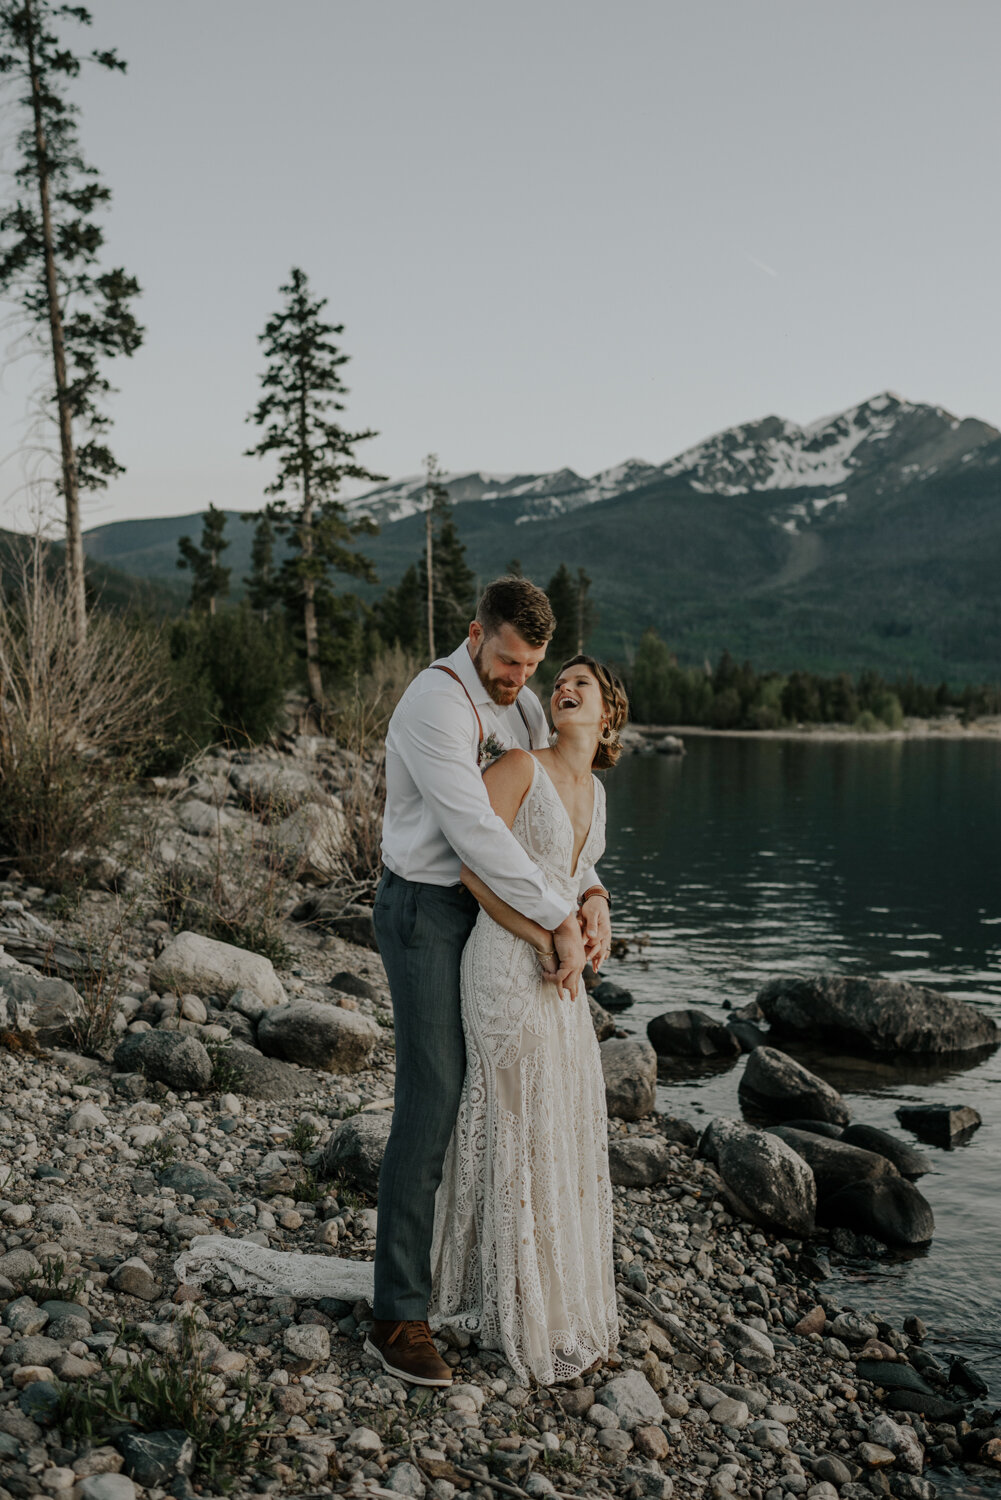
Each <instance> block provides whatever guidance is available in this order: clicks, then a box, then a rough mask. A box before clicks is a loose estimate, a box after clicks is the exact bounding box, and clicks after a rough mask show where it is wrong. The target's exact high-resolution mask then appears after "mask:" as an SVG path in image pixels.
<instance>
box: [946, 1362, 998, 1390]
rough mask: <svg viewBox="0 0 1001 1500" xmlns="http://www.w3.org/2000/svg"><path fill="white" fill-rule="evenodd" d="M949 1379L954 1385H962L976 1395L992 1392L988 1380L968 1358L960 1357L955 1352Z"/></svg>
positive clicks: (950, 1364)
mask: <svg viewBox="0 0 1001 1500" xmlns="http://www.w3.org/2000/svg"><path fill="white" fill-rule="evenodd" d="M949 1379H950V1381H951V1382H952V1384H953V1385H961V1386H963V1387H964V1389H965V1390H968V1391H970V1392H971V1393H972V1394H973V1395H974V1396H987V1395H989V1394H990V1392H989V1388H988V1385H987V1382H986V1380H985V1379H984V1377H983V1376H982V1375H981V1374H980V1372H979V1370H975V1369H974V1368H973V1366H972V1365H971V1364H970V1362H969V1361H968V1360H965V1359H960V1357H959V1355H957V1354H954V1355H953V1357H952V1359H951V1361H950V1363H949Z"/></svg>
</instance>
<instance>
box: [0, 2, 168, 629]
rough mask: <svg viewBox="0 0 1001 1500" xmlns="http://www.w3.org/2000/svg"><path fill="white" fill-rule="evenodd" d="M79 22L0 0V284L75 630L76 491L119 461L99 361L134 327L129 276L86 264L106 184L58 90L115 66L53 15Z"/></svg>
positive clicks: (97, 482) (128, 339)
mask: <svg viewBox="0 0 1001 1500" xmlns="http://www.w3.org/2000/svg"><path fill="white" fill-rule="evenodd" d="M63 20H73V21H77V22H79V23H80V24H81V25H84V26H89V25H90V21H91V17H90V15H89V13H88V12H87V11H86V10H85V9H83V7H81V6H75V5H62V4H58V3H55V0H0V77H7V78H12V79H18V80H20V81H21V82H22V83H23V85H24V90H25V91H24V93H22V94H21V95H20V96H19V98H18V99H17V101H16V102H17V104H18V105H19V106H20V108H21V109H22V110H23V111H24V113H25V115H26V123H25V125H24V128H23V129H22V130H21V132H20V134H19V136H18V138H17V149H18V153H19V160H18V165H17V166H16V167H15V169H14V174H13V175H14V183H15V191H16V197H15V202H14V203H13V204H12V205H11V206H10V207H9V208H7V210H6V211H5V212H4V213H3V214H2V215H0V293H2V294H4V295H7V296H10V297H13V299H14V300H16V301H17V302H18V304H19V305H20V307H21V310H22V312H23V313H24V314H25V315H26V316H27V318H28V320H29V322H30V323H32V324H33V325H35V326H36V328H37V330H38V336H39V343H40V344H44V345H45V346H47V348H48V350H49V353H50V354H51V358H52V367H53V376H54V393H53V397H52V404H53V405H54V407H55V414H56V419H57V425H58V431H59V451H60V478H59V480H58V482H57V487H58V490H59V493H60V494H61V495H62V497H63V502H64V506H65V513H66V572H67V586H68V591H69V597H70V602H71V606H72V610H73V626H74V631H75V633H76V636H77V638H78V639H79V640H82V639H83V637H84V635H85V633H86V628H87V604H86V591H85V586H84V557H83V534H82V529H81V521H80V495H81V492H82V491H85V490H88V489H103V488H104V487H105V486H106V485H107V483H108V480H109V479H110V478H112V477H113V476H114V475H116V474H120V473H122V472H123V471H122V466H121V465H120V464H119V463H118V462H117V461H116V459H115V458H114V455H113V454H112V452H111V450H110V448H109V447H108V446H107V444H106V443H105V442H104V440H103V434H104V432H105V431H106V429H107V428H108V426H109V425H110V423H109V418H108V417H107V415H106V413H105V412H104V410H103V407H102V400H103V398H104V397H105V396H106V395H107V394H108V393H109V392H110V390H111V385H110V383H109V381H108V380H107V378H106V377H105V376H104V375H103V374H102V371H101V361H102V359H104V358H108V357H112V356H114V355H117V354H125V355H131V354H133V353H135V351H136V349H138V347H139V345H140V344H141V343H142V338H143V329H142V328H141V326H140V325H139V323H138V322H137V321H136V319H135V317H134V315H133V313H132V312H131V310H130V303H131V302H132V300H133V299H134V298H135V297H136V296H137V295H138V293H139V284H138V282H137V281H136V280H135V279H134V278H133V277H131V276H128V275H126V273H125V271H124V270H122V269H121V268H117V269H114V270H108V271H103V272H101V271H99V270H98V269H97V261H98V255H99V252H100V250H101V247H102V245H103V243H104V232H103V230H102V229H101V227H100V224H99V223H98V220H97V218H96V216H95V215H96V212H97V210H98V209H100V208H102V207H104V206H106V205H107V203H108V202H109V200H110V197H111V194H110V191H109V189H108V188H107V187H105V186H104V184H103V183H102V182H101V181H100V179H99V177H98V175H97V172H96V170H95V169H94V168H93V167H90V166H88V165H87V163H86V162H85V161H84V160H83V158H82V156H81V154H80V148H79V144H78V141H77V129H76V118H77V115H78V110H77V107H76V105H74V104H71V103H70V102H69V101H68V99H67V98H66V95H65V88H66V84H67V83H68V82H69V81H70V80H71V79H73V78H75V77H76V76H77V74H78V73H79V72H80V67H81V64H82V62H83V61H85V60H89V61H91V62H94V63H96V64H97V65H98V67H102V68H108V69H110V70H112V71H118V72H124V71H125V64H124V62H122V60H121V59H120V58H119V57H118V56H117V54H116V53H115V52H114V51H108V50H105V51H96V50H95V51H93V52H91V53H89V54H88V55H87V56H86V57H83V56H79V55H77V54H76V53H74V52H73V51H72V50H71V49H70V48H68V47H66V46H65V45H64V44H63V42H62V41H61V40H60V38H59V35H58V34H57V31H56V25H57V23H58V22H60V21H63Z"/></svg>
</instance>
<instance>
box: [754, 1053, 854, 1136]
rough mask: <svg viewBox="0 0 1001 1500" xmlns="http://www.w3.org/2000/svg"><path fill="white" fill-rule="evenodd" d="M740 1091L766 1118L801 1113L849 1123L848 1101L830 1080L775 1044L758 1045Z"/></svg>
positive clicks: (790, 1117) (788, 1116)
mask: <svg viewBox="0 0 1001 1500" xmlns="http://www.w3.org/2000/svg"><path fill="white" fill-rule="evenodd" d="M737 1093H738V1095H739V1097H740V1100H741V1102H742V1103H746V1104H749V1105H750V1106H751V1107H752V1109H754V1110H757V1111H758V1112H760V1113H761V1114H762V1115H764V1116H765V1117H766V1118H767V1119H772V1120H789V1119H795V1118H796V1117H797V1116H798V1115H803V1116H806V1117H807V1118H812V1119H817V1120H831V1121H833V1122H834V1124H836V1125H847V1123H848V1120H849V1118H850V1115H849V1110H848V1106H847V1104H845V1101H844V1100H843V1099H842V1097H841V1095H840V1094H839V1093H838V1091H837V1089H833V1088H832V1087H831V1085H830V1084H829V1083H825V1082H824V1080H823V1079H822V1078H818V1077H817V1075H816V1074H815V1073H811V1072H810V1070H809V1068H804V1067H803V1064H802V1063H799V1062H796V1060H795V1059H794V1058H792V1057H789V1056H788V1055H787V1054H786V1053H785V1052H780V1051H779V1050H778V1049H777V1048H776V1047H756V1048H755V1050H754V1051H753V1052H752V1053H751V1054H750V1055H749V1057H748V1059H747V1063H746V1064H745V1067H744V1072H743V1074H742V1076H741V1080H740V1084H739V1085H738V1088H737Z"/></svg>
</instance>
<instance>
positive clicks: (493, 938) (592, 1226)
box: [429, 656, 627, 1385]
mask: <svg viewBox="0 0 1001 1500" xmlns="http://www.w3.org/2000/svg"><path fill="white" fill-rule="evenodd" d="M550 708H551V714H552V721H553V727H554V730H555V734H554V736H553V741H552V744H551V747H550V748H549V749H546V750H538V751H534V752H529V751H527V750H509V751H508V752H507V754H506V755H503V756H502V757H501V758H500V759H499V760H497V761H495V762H494V763H493V764H492V765H491V766H489V767H488V769H487V770H486V771H485V773H484V782H485V785H486V787H487V791H488V794H489V797H490V802H491V804H492V806H493V808H494V811H495V812H497V813H498V814H499V815H500V817H502V818H503V819H504V821H505V822H506V823H507V825H508V827H509V828H510V829H511V830H512V832H513V833H514V835H515V837H516V838H517V839H518V841H519V843H520V844H521V845H522V846H523V848H524V849H526V850H527V852H528V853H529V854H530V855H531V857H532V858H533V859H534V860H535V862H536V863H537V864H538V865H539V866H540V867H541V869H542V871H543V873H544V874H545V877H546V879H547V881H548V882H550V884H551V885H552V886H553V887H554V888H559V889H560V890H561V891H562V893H563V894H564V895H565V896H566V897H567V898H568V900H571V901H574V900H576V899H577V895H578V891H577V887H578V879H577V872H578V870H584V869H587V868H589V867H590V866H592V865H594V864H595V863H596V862H597V860H598V859H599V858H600V856H601V853H602V850H603V847H604V831H605V794H604V788H603V787H602V785H601V782H600V781H598V780H597V778H596V777H595V776H594V775H593V769H595V768H596V769H599V770H601V769H605V768H607V767H609V766H612V765H614V764H615V761H616V760H617V759H618V756H619V753H620V750H621V746H620V744H619V741H618V730H619V729H620V728H621V727H622V725H623V723H624V722H625V719H626V712H627V703H626V697H625V694H624V692H623V690H622V688H621V686H620V684H619V683H618V681H617V680H616V679H615V678H614V677H613V676H612V674H611V673H610V672H609V671H608V670H607V668H605V667H604V666H602V665H601V664H600V663H598V662H596V661H595V660H594V659H593V658H591V657H588V656H575V657H574V658H573V659H572V660H571V661H568V662H567V663H566V664H565V665H564V666H563V667H562V668H561V669H560V672H559V675H558V677H557V679H556V685H555V687H554V689H553V693H552V698H551V700H550ZM462 879H463V883H464V884H465V885H466V886H468V888H469V889H470V890H471V891H472V893H473V894H474V896H475V897H476V899H477V901H478V902H479V904H480V907H481V911H480V914H479V917H478V918H477V921H476V926H475V927H474V929H473V932H472V935H471V937H470V938H469V941H468V943H467V944H466V947H465V950H464V952H463V957H462V1025H463V1031H464V1034H465V1040H466V1068H467V1071H466V1080H465V1084H464V1087H463V1091H462V1099H461V1102H460V1105H459V1114H458V1118H457V1120H456V1124H455V1129H454V1132H453V1135H452V1140H451V1143H450V1145H449V1148H448V1154H447V1156H446V1159H445V1166H444V1173H443V1176H442V1181H441V1185H440V1187H439V1188H438V1193H437V1197H436V1200H435V1228H434V1239H433V1244H432V1250H431V1265H432V1297H431V1308H430V1311H429V1320H430V1322H431V1324H432V1326H433V1327H442V1326H445V1325H448V1326H451V1327H453V1328H459V1329H465V1330H467V1331H468V1332H470V1333H473V1334H475V1336H476V1338H477V1340H478V1342H479V1343H480V1344H481V1345H483V1346H484V1347H487V1348H495V1349H499V1350H503V1353H504V1356H505V1358H506V1359H507V1362H508V1364H509V1365H510V1366H511V1368H512V1370H513V1371H514V1372H515V1374H516V1375H517V1376H518V1378H519V1380H526V1379H527V1378H528V1377H529V1376H532V1377H534V1378H535V1379H536V1380H537V1381H539V1382H540V1383H541V1384H544V1385H549V1384H552V1383H553V1382H554V1381H560V1380H567V1379H571V1378H572V1377H573V1376H575V1375H579V1374H580V1373H581V1372H582V1371H584V1370H586V1369H587V1368H588V1367H589V1366H590V1365H592V1364H593V1363H594V1362H595V1361H596V1360H599V1359H603V1358H606V1357H607V1356H608V1354H609V1353H610V1352H611V1351H612V1350H613V1349H614V1348H615V1345H616V1343H617V1341H618V1316H617V1311H616V1302H615V1282H614V1276H613V1270H612V1227H613V1226H612V1194H611V1185H610V1182H609V1176H608V1136H607V1118H606V1112H605V1089H604V1082H603V1078H602V1070H601V1060H600V1054H599V1051H598V1043H597V1040H596V1038H595V1034H594V1028H593V1026H592V1023H591V1017H590V1011H589V1007H588V1003H587V998H586V996H585V994H584V989H583V986H581V987H580V988H579V990H578V992H577V993H576V994H569V993H568V992H566V991H559V992H557V990H556V989H555V987H554V986H553V985H552V984H551V983H546V982H545V981H544V980H543V979H542V977H541V976H542V972H543V971H544V970H548V971H549V972H554V970H555V968H556V959H555V955H554V953H553V948H552V938H551V936H550V934H549V933H548V932H546V930H545V929H544V928H542V927H540V926H538V925H537V924H535V923H534V922H532V921H530V920H529V919H528V918H527V917H524V916H522V915H521V914H520V913H518V912H516V911H515V910H514V909H513V908H512V907H510V906H507V905H506V904H505V903H504V902H503V901H501V900H500V899H499V898H498V897H497V896H495V895H494V894H493V892H492V891H490V890H489V888H488V887H487V886H486V885H484V884H483V882H482V881H481V880H480V879H479V878H478V877H477V876H475V875H474V874H473V873H472V871H470V870H468V869H466V868H463V872H462Z"/></svg>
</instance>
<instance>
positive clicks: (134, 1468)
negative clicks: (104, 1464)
mask: <svg viewBox="0 0 1001 1500" xmlns="http://www.w3.org/2000/svg"><path fill="white" fill-rule="evenodd" d="M118 1451H119V1452H120V1453H121V1455H122V1458H123V1459H124V1460H125V1462H124V1464H123V1468H124V1470H125V1472H126V1474H127V1475H128V1476H129V1478H130V1479H134V1480H135V1482H136V1484H141V1485H143V1486H144V1487H145V1488H146V1489H152V1488H154V1487H160V1486H162V1485H164V1484H166V1483H168V1481H169V1480H171V1479H173V1478H174V1476H175V1475H176V1474H190V1473H191V1471H192V1469H193V1468H194V1466H195V1456H196V1454H197V1451H198V1450H197V1449H196V1447H195V1443H194V1440H193V1439H192V1438H190V1437H189V1436H188V1434H187V1433H186V1432H182V1431H181V1430H180V1429H179V1428H177V1429H174V1428H170V1429H168V1430H167V1431H165V1432H127V1433H124V1434H123V1435H122V1436H121V1437H120V1438H119V1439H118Z"/></svg>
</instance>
